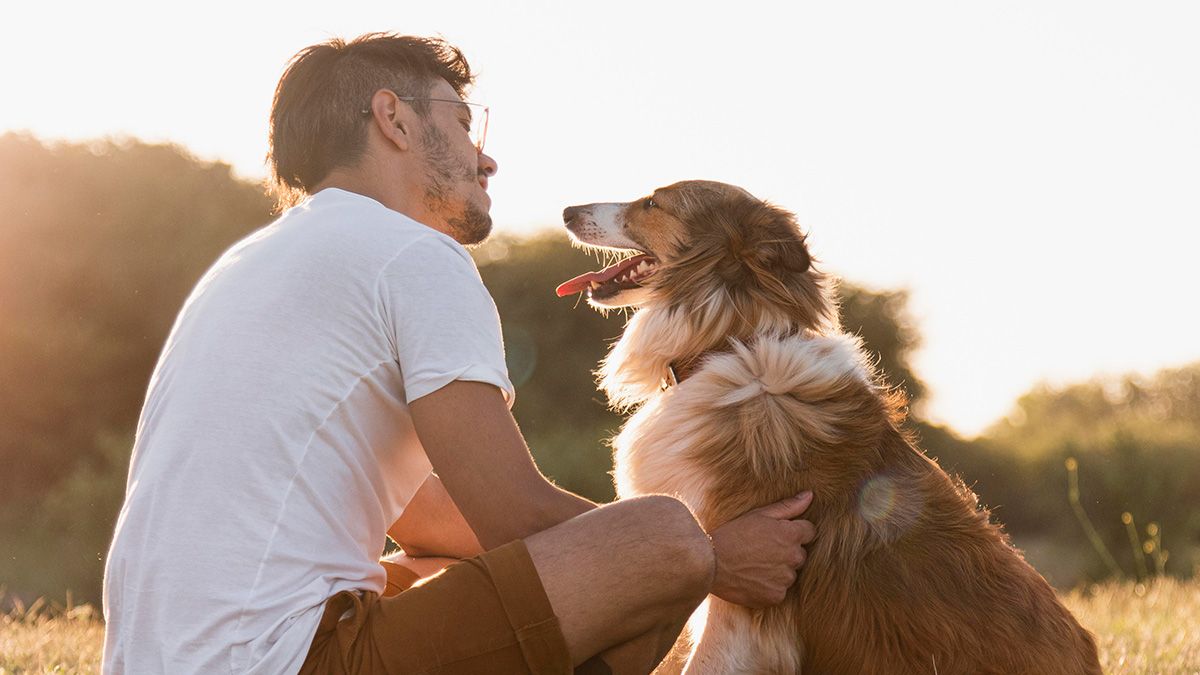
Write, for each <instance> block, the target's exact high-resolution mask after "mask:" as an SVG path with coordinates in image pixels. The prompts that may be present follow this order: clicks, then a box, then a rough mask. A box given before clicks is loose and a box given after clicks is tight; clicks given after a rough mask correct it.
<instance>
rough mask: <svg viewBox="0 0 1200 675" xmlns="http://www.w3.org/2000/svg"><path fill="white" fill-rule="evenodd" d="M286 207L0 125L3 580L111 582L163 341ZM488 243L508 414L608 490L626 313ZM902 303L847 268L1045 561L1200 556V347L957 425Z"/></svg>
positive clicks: (882, 356)
mask: <svg viewBox="0 0 1200 675" xmlns="http://www.w3.org/2000/svg"><path fill="white" fill-rule="evenodd" d="M272 217H273V214H272V201H271V200H270V199H269V198H268V197H267V195H266V194H265V192H264V190H263V188H262V186H261V185H258V184H254V183H250V182H247V181H244V180H240V179H238V178H237V177H236V176H234V175H233V174H232V172H231V171H230V168H229V167H228V166H227V165H225V164H221V163H212V162H203V161H199V160H197V159H195V158H193V157H191V156H190V155H189V154H188V153H187V152H186V151H185V150H184V149H182V148H179V147H174V146H168V145H151V144H145V143H141V142H138V141H135V140H102V141H95V142H88V143H47V142H43V141H41V140H39V139H36V138H33V137H31V136H28V135H21V134H6V135H3V136H0V383H2V384H3V386H2V387H0V552H2V553H3V555H0V589H5V588H6V589H7V592H8V593H10V594H19V595H22V596H25V597H33V596H41V595H45V596H50V597H62V595H63V594H64V593H65V592H66V591H67V590H71V591H72V592H73V594H74V597H75V598H78V599H82V600H89V601H97V600H98V599H99V591H100V576H101V571H102V568H103V556H104V554H105V552H106V550H107V546H108V541H109V538H110V537H111V534H112V527H113V524H114V522H115V518H116V513H117V510H118V509H119V507H120V503H121V499H122V496H123V492H124V485H125V477H126V471H127V468H128V460H129V452H130V448H131V446H132V439H133V433H134V428H135V425H136V422H137V417H138V414H139V412H140V409H141V404H142V401H143V398H144V395H145V389H146V384H147V382H148V380H149V377H150V373H151V371H152V369H153V367H154V363H155V361H156V360H157V358H158V355H159V350H160V349H161V347H162V344H163V342H164V340H165V339H166V335H167V333H168V331H169V329H170V327H171V324H172V322H173V321H174V318H175V315H176V313H177V312H178V311H179V308H180V306H181V305H182V302H183V300H184V298H185V297H186V295H187V294H188V292H189V291H190V290H191V287H192V285H193V284H194V283H195V282H196V280H197V279H199V277H200V276H201V274H203V272H204V270H205V269H207V267H208V266H209V265H210V264H211V263H212V262H213V261H214V260H215V259H216V258H217V257H218V256H219V255H220V253H221V252H222V251H224V250H225V249H226V248H228V247H229V246H230V245H231V244H232V243H234V242H235V241H237V240H238V239H240V238H241V237H243V236H245V235H246V234H249V233H250V232H252V231H254V230H255V229H257V228H259V227H261V226H262V225H264V224H266V223H267V222H269V221H270V220H271V218H272ZM474 255H475V257H476V260H477V262H478V264H479V267H480V272H481V274H482V276H483V278H484V282H485V283H486V284H487V286H488V288H489V290H490V291H491V292H492V294H493V296H494V297H495V299H496V303H497V306H498V307H499V310H500V316H501V318H502V321H503V326H504V337H505V346H506V351H507V356H508V361H509V371H510V375H511V377H512V379H513V382H514V384H515V385H516V387H517V402H516V405H515V407H514V414H515V416H516V418H517V421H518V423H519V424H520V426H521V428H522V430H523V432H524V434H525V436H526V438H527V440H528V441H529V444H530V447H531V449H532V451H533V453H534V456H535V458H536V460H537V463H538V465H539V467H541V468H542V470H543V471H544V472H545V473H546V474H547V475H549V476H550V477H551V478H552V479H553V480H555V481H556V482H558V483H559V484H560V485H562V486H564V487H566V488H568V489H571V490H574V491H577V492H579V493H580V494H583V495H585V496H587V497H590V498H592V499H597V500H609V499H611V498H612V496H613V490H612V484H611V477H610V476H609V474H608V472H609V471H610V470H611V467H612V464H611V458H610V454H609V449H608V448H607V446H606V445H605V440H606V439H608V438H609V437H611V436H612V434H613V433H614V432H615V431H616V430H617V428H618V427H619V426H620V423H621V419H620V417H619V416H617V415H616V414H614V413H612V412H611V411H609V410H608V409H607V406H606V404H605V401H604V398H603V395H602V394H601V393H600V392H599V391H597V389H596V387H595V382H594V379H593V376H592V371H593V370H594V368H595V367H596V364H597V362H598V361H599V359H600V358H601V357H602V356H603V354H604V352H605V350H606V348H607V346H608V344H609V343H610V342H611V341H612V340H613V339H615V338H616V337H617V336H618V335H619V334H620V331H621V330H622V328H623V325H624V320H623V316H622V315H621V314H620V313H615V314H613V315H611V316H608V317H604V316H601V315H600V314H598V313H596V312H594V311H592V310H591V309H590V308H588V307H586V306H582V305H580V306H576V304H575V302H574V301H573V300H570V299H560V298H557V297H555V295H554V288H555V286H556V284H557V283H558V282H560V281H562V280H564V279H567V278H569V277H571V276H574V275H575V274H578V273H579V272H580V271H582V270H584V269H586V268H589V267H591V266H592V265H593V263H594V260H592V259H591V258H590V257H589V256H588V255H586V254H584V253H582V252H580V251H578V250H575V249H573V248H571V247H570V245H569V244H568V243H567V240H566V237H565V236H564V235H562V234H560V233H556V232H548V233H545V234H539V235H536V236H532V237H528V238H521V239H514V238H509V237H498V238H495V239H493V240H492V241H490V242H489V243H488V244H486V245H484V246H482V247H480V248H478V249H476V250H475V251H474ZM906 300H907V295H906V293H905V292H904V291H902V290H892V291H871V290H866V289H863V288H859V287H857V286H855V285H853V284H852V283H844V284H843V285H842V288H841V304H842V308H843V324H844V326H845V328H846V329H847V330H850V331H852V332H855V333H857V334H859V335H861V336H862V337H863V338H864V341H865V342H866V345H867V346H868V348H869V349H870V350H871V351H872V352H874V354H875V356H876V357H877V362H878V364H879V368H880V370H881V371H882V373H883V374H884V376H885V377H886V378H887V380H888V382H889V383H891V384H893V385H896V386H900V387H903V388H904V389H905V390H906V391H907V392H908V394H909V396H910V399H911V400H912V401H913V404H912V411H913V414H912V417H911V420H910V423H911V425H912V427H913V430H914V431H915V432H916V434H917V435H918V437H919V438H920V439H921V445H922V447H923V448H924V449H925V451H926V452H927V454H929V455H930V456H932V457H935V458H937V459H938V460H939V462H940V463H941V464H942V466H943V467H945V468H946V469H947V470H949V471H952V472H956V473H958V474H959V475H961V476H962V478H963V479H964V480H965V481H966V483H967V484H968V485H970V486H971V487H972V488H973V489H974V490H975V491H976V492H977V493H978V494H979V495H980V497H981V500H982V502H983V504H984V505H986V506H987V507H990V508H991V509H992V511H993V515H994V516H995V517H996V518H997V519H998V520H1000V521H1002V522H1003V523H1005V525H1006V527H1007V529H1008V531H1009V532H1010V533H1011V534H1012V535H1013V537H1014V539H1015V541H1016V542H1017V544H1018V545H1020V546H1022V547H1024V548H1026V549H1027V551H1028V553H1029V555H1030V558H1031V560H1032V561H1033V562H1034V564H1035V565H1039V568H1040V569H1042V571H1043V572H1044V573H1046V574H1048V576H1050V578H1051V580H1052V581H1054V582H1056V583H1059V584H1060V585H1071V584H1075V583H1079V582H1081V581H1086V580H1091V579H1099V578H1102V577H1104V576H1108V575H1112V574H1114V573H1121V574H1126V575H1130V576H1136V575H1139V574H1143V573H1145V574H1149V573H1153V572H1154V571H1156V569H1155V568H1154V567H1153V564H1154V563H1155V561H1157V562H1159V563H1160V564H1161V565H1162V566H1163V570H1164V571H1165V572H1167V573H1173V574H1178V575H1189V574H1192V573H1193V572H1194V570H1195V568H1196V566H1197V565H1198V564H1200V553H1197V551H1200V507H1198V506H1197V505H1196V503H1195V499H1194V495H1195V494H1197V493H1198V492H1200V364H1195V365H1192V366H1189V367H1184V368H1179V369H1174V370H1168V371H1164V372H1162V373H1159V374H1158V375H1156V376H1154V377H1150V378H1141V377H1136V376H1129V377H1126V378H1122V379H1118V380H1107V381H1094V382H1084V383H1079V384H1076V385H1073V386H1070V387H1066V388H1062V389H1050V388H1045V387H1039V388H1037V389H1035V390H1033V391H1030V392H1029V393H1027V394H1026V395H1025V396H1023V397H1022V398H1021V399H1020V400H1019V401H1017V402H1016V404H1015V406H1014V408H1013V411H1012V414H1010V415H1009V417H1008V418H1007V419H1006V420H1004V421H1002V422H1000V423H998V424H997V425H995V426H994V427H993V428H991V429H989V430H988V431H987V432H986V433H984V434H983V435H982V436H981V437H980V438H977V439H970V440H968V439H963V438H960V437H959V436H957V435H956V434H955V433H954V432H953V431H952V430H951V429H947V428H944V427H938V426H934V425H931V424H929V423H927V422H925V421H923V420H922V419H921V416H920V411H921V400H922V397H923V396H924V394H925V385H924V383H923V382H922V381H921V379H920V377H919V374H918V373H916V372H915V371H914V370H913V368H912V366H911V361H910V357H911V355H912V354H913V352H914V350H915V349H916V348H917V347H918V346H919V342H920V334H919V330H918V327H917V325H916V324H915V322H914V321H913V320H912V318H911V317H910V316H909V315H908V313H907V310H906ZM1068 459H1073V460H1075V462H1076V472H1075V476H1074V479H1075V481H1076V484H1077V485H1078V488H1079V490H1078V494H1079V499H1078V500H1077V503H1075V504H1073V503H1071V501H1070V493H1069V490H1068V488H1069V483H1068V481H1069V479H1070V475H1069V474H1068V471H1067V468H1066V466H1067V464H1066V463H1067V460H1068ZM1076 507H1078V508H1076ZM1079 509H1082V511H1083V512H1084V514H1085V515H1086V516H1087V517H1088V518H1089V519H1090V522H1091V523H1092V524H1093V530H1094V532H1095V536H1094V537H1089V536H1088V532H1087V531H1086V528H1085V527H1084V526H1083V525H1082V524H1081V522H1080V520H1079V518H1078V516H1077V512H1078V510H1079ZM1127 521H1132V522H1127ZM1152 523H1153V525H1154V528H1153V529H1154V530H1155V531H1156V532H1157V534H1156V535H1149V534H1148V528H1149V526H1150V525H1151V524H1152ZM1131 526H1132V530H1131ZM1135 534H1136V536H1134V535H1135ZM1135 542H1136V543H1135ZM1156 542H1157V543H1156ZM1148 544H1149V546H1150V549H1152V550H1151V551H1150V552H1149V553H1148V552H1147V550H1146V548H1147V545H1148ZM1155 546H1157V553H1158V554H1159V555H1158V557H1154V554H1155V551H1154V550H1153V549H1154V548H1155ZM1101 549H1106V550H1107V551H1108V554H1109V555H1108V558H1107V559H1106V558H1105V557H1104V555H1102V554H1101V553H1100V550H1101ZM1139 549H1140V550H1141V551H1142V552H1141V554H1139V553H1138V550H1139ZM1163 550H1167V551H1169V555H1168V556H1162V555H1161V552H1162V551H1163ZM1146 555H1150V556H1151V557H1150V558H1146ZM1139 556H1140V557H1139ZM1147 560H1149V561H1150V563H1147V562H1146V561H1147ZM1113 564H1115V565H1116V568H1117V569H1116V570H1114V568H1113ZM1143 569H1144V570H1145V572H1143ZM0 594H2V591H0Z"/></svg>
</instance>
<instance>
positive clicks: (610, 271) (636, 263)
mask: <svg viewBox="0 0 1200 675" xmlns="http://www.w3.org/2000/svg"><path fill="white" fill-rule="evenodd" d="M657 264H658V261H657V260H655V259H654V257H653V256H651V255H649V254H646V253H639V254H638V255H635V256H633V257H632V258H626V259H625V260H622V261H621V262H619V263H616V264H614V265H609V266H608V267H605V268H604V269H602V270H600V271H598V272H588V273H586V274H580V275H579V276H577V277H575V278H574V279H571V280H569V281H564V282H563V283H561V284H559V285H558V288H557V289H556V290H555V292H556V293H558V297H560V298H561V297H563V296H564V295H572V294H574V293H580V292H582V291H587V294H588V297H589V298H596V299H598V300H603V299H604V298H611V297H612V296H614V295H616V294H617V293H620V292H621V291H624V290H628V289H630V288H637V287H639V286H641V285H642V282H643V281H645V280H646V278H647V277H649V276H650V275H652V274H654V268H655V266H656V265H657Z"/></svg>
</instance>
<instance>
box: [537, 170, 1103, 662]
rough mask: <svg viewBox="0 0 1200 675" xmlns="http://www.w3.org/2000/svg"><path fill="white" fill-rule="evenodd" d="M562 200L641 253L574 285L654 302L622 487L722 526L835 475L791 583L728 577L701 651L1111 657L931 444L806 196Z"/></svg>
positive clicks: (609, 373)
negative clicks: (864, 337) (916, 424)
mask: <svg viewBox="0 0 1200 675" xmlns="http://www.w3.org/2000/svg"><path fill="white" fill-rule="evenodd" d="M563 217H564V220H565V221H566V225H567V228H568V229H569V230H570V231H571V233H572V234H573V236H574V238H575V239H576V240H578V241H579V242H581V243H583V244H585V245H587V246H590V247H599V248H603V249H617V250H621V251H625V252H634V253H636V255H633V256H632V257H629V258H627V259H625V260H623V261H621V262H619V263H617V264H616V265H612V266H610V267H608V268H606V269H605V270H603V271H600V272H590V273H588V274H584V275H581V276H579V277H576V278H575V279H572V280H570V281H568V282H566V283H564V284H563V285H561V286H560V287H559V290H558V292H559V295H560V296H561V295H570V294H574V293H578V292H586V293H587V294H588V298H589V301H590V302H591V303H592V304H593V305H595V306H597V307H600V308H613V307H634V308H636V311H635V312H634V314H633V316H632V318H631V319H630V321H629V324H628V326H627V327H626V329H625V332H624V335H623V336H622V337H621V339H620V341H619V342H617V343H616V344H615V345H614V346H613V347H612V349H611V351H610V352H609V354H608V356H607V357H606V359H605V360H604V362H603V363H602V365H601V369H600V375H601V386H602V387H603V388H604V389H605V391H606V392H607V394H608V396H609V399H610V401H611V402H612V404H613V405H614V406H616V407H618V408H620V409H622V410H636V412H635V413H634V414H633V415H632V417H630V418H629V420H628V421H627V422H626V424H625V426H624V428H623V429H622V430H621V432H620V434H619V435H618V436H617V437H616V439H615V440H614V442H613V445H614V448H615V455H616V471H615V476H616V483H617V492H618V494H619V495H620V496H621V497H630V496H633V495H639V494H647V493H665V494H672V495H677V496H678V497H679V498H681V499H682V500H683V501H684V502H686V503H687V504H688V505H689V506H690V507H691V508H692V510H693V511H694V512H695V513H696V516H697V517H698V518H699V520H700V522H701V523H702V524H703V525H704V526H705V528H706V529H708V530H710V531H711V530H712V529H713V528H714V527H716V526H718V525H720V524H721V523H724V522H726V521H728V520H730V519H732V518H734V517H736V516H738V515H740V514H742V513H744V512H746V511H748V510H750V509H752V508H755V507H759V506H763V505H765V504H768V503H770V502H773V501H776V500H778V499H782V498H784V497H787V496H790V495H794V494H796V493H797V492H800V491H801V490H806V489H807V490H812V491H813V492H814V495H815V498H814V500H813V505H812V507H811V508H810V509H809V511H808V513H807V514H806V515H805V517H806V518H808V519H811V520H812V521H813V522H815V523H817V527H818V531H819V535H818V537H817V539H816V541H814V542H813V544H812V545H811V547H810V550H809V556H808V562H807V564H806V565H805V567H804V569H803V571H802V573H801V574H800V576H799V578H798V580H797V582H796V584H795V586H793V587H792V589H791V590H790V591H789V593H788V597H787V599H786V600H785V601H784V602H783V603H782V604H780V605H778V606H775V607H771V608H768V609H764V610H750V609H746V608H744V607H740V606H736V605H733V604H730V603H727V602H724V601H722V600H720V599H718V598H712V597H710V598H709V601H708V603H707V608H704V607H702V608H701V610H699V612H698V614H701V615H703V614H704V613H705V612H707V616H706V617H701V618H703V619H706V620H704V621H703V628H702V629H701V630H700V631H699V634H698V636H697V639H696V641H695V646H694V649H693V650H692V653H691V655H690V657H689V660H688V665H687V672H689V673H798V672H801V670H803V671H804V672H806V673H853V674H855V675H858V674H860V673H922V674H925V673H941V674H942V675H946V674H966V673H972V674H973V673H1005V674H1006V675H1015V674H1018V673H1028V674H1034V673H1037V674H1039V675H1048V674H1053V673H1100V672H1101V671H1100V666H1099V663H1098V660H1097V655H1096V646H1095V643H1094V641H1093V639H1092V636H1091V635H1090V634H1089V633H1088V632H1087V631H1086V630H1084V629H1083V628H1082V627H1081V626H1080V625H1079V624H1078V623H1077V622H1076V621H1075V619H1074V617H1072V616H1071V614H1070V612H1068V611H1067V610H1066V608H1064V607H1063V606H1062V605H1061V604H1060V603H1059V602H1058V600H1057V598H1056V597H1055V594H1054V591H1053V589H1051V587H1050V585H1049V584H1047V583H1046V581H1045V580H1044V579H1043V578H1042V577H1041V576H1040V575H1039V574H1038V573H1037V572H1036V571H1035V570H1034V569H1033V568H1032V567H1030V566H1029V564H1027V563H1026V562H1025V560H1024V559H1023V558H1022V557H1021V554H1020V553H1019V552H1018V551H1016V550H1015V549H1014V548H1013V547H1012V546H1011V545H1010V544H1009V542H1008V539H1007V537H1006V536H1005V535H1004V534H1003V533H1002V531H1001V529H1000V528H999V527H998V526H997V525H995V524H992V523H991V522H990V520H989V514H988V512H987V511H986V510H985V509H982V508H980V506H979V504H978V500H977V498H976V497H975V495H974V494H973V493H972V492H971V491H970V490H969V489H967V488H966V486H964V485H963V483H962V482H961V481H958V480H954V479H951V478H950V477H949V476H947V475H946V473H945V472H944V471H942V470H941V468H940V467H938V465H937V464H936V463H935V462H933V461H932V460H930V459H929V458H927V457H926V456H925V455H924V454H922V453H921V451H920V450H918V449H917V448H916V447H915V446H914V444H913V441H912V439H911V438H910V437H909V435H908V434H906V432H905V431H904V429H903V418H904V400H903V396H902V394H899V393H898V392H896V391H894V390H891V389H889V388H887V387H886V386H884V385H883V384H882V383H881V382H880V380H879V378H878V377H877V376H876V374H875V373H874V372H873V370H872V366H871V363H870V359H869V357H867V356H866V355H865V354H864V352H863V349H862V345H861V343H860V341H859V340H858V338H856V337H854V336H851V335H847V334H845V333H842V332H841V331H840V329H839V322H838V317H837V308H836V305H835V304H834V302H833V301H832V300H831V288H830V287H831V282H830V280H829V279H828V278H827V277H826V276H825V275H823V274H822V273H820V272H819V271H817V270H816V269H815V268H814V267H813V265H812V261H811V259H810V257H809V254H808V250H807V247H806V245H805V237H804V235H802V234H801V232H800V230H799V228H798V227H797V225H796V222H795V219H794V218H793V216H792V214H790V213H788V212H786V211H784V210H782V209H779V208H777V207H774V206H772V205H770V204H767V203H764V202H762V201H760V200H758V199H756V198H754V197H753V196H752V195H750V194H749V193H748V192H746V191H745V190H742V189H740V188H737V187H733V186H730V185H725V184H721V183H713V182H707V181H686V182H682V183H676V184H674V185H671V186H668V187H665V188H660V189H658V190H655V191H654V193H653V194H652V195H650V196H648V197H645V198H642V199H639V200H637V201H634V202H628V203H608V204H589V205H586V206H574V207H570V208H568V209H566V210H565V211H564V213H563ZM699 623H700V622H699V621H694V622H693V624H694V625H696V624H699Z"/></svg>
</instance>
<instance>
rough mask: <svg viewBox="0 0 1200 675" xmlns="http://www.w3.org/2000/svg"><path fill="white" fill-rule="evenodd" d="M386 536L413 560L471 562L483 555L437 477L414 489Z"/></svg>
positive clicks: (432, 475)
mask: <svg viewBox="0 0 1200 675" xmlns="http://www.w3.org/2000/svg"><path fill="white" fill-rule="evenodd" d="M388 536H389V537H391V538H392V539H393V540H394V541H395V542H396V543H397V544H399V545H400V547H401V548H403V549H404V552H405V553H407V554H408V555H409V556H412V557H429V556H439V557H445V558H470V557H471V556H476V555H479V554H480V553H483V546H482V545H481V544H480V543H479V539H478V538H477V537H476V536H475V532H474V531H473V530H471V526H470V525H468V524H467V521H466V519H465V518H463V515H462V513H461V512H460V511H459V510H458V506H457V505H455V503H454V500H453V499H451V498H450V494H449V493H448V492H446V486H444V485H442V481H441V479H440V478H438V475H437V474H436V473H431V474H429V476H428V477H427V478H426V479H425V482H424V483H422V484H421V487H419V488H417V492H416V494H414V495H413V497H412V499H411V500H409V502H408V505H407V506H405V508H404V513H403V514H401V515H400V518H399V519H398V520H397V521H396V522H395V523H393V524H392V526H391V527H390V528H388Z"/></svg>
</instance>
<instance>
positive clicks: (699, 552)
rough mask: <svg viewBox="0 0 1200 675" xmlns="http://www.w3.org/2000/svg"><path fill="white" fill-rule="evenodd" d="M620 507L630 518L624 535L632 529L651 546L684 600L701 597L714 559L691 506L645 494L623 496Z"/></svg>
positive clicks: (709, 541)
mask: <svg viewBox="0 0 1200 675" xmlns="http://www.w3.org/2000/svg"><path fill="white" fill-rule="evenodd" d="M618 505H619V506H622V507H623V508H624V509H625V510H626V511H627V514H625V515H626V517H627V518H628V519H629V520H630V521H632V523H631V524H630V526H629V529H627V530H626V534H629V535H632V534H634V532H631V531H630V530H634V531H635V532H636V533H637V534H638V535H639V538H641V539H642V540H643V541H646V542H647V543H648V545H650V546H652V547H653V548H654V553H653V556H654V558H655V559H657V560H661V561H662V562H663V568H664V571H669V576H670V577H671V578H672V579H673V580H674V581H675V582H678V583H679V584H680V591H681V593H683V595H685V596H686V597H685V599H686V600H693V599H694V600H696V601H697V602H698V601H699V600H702V599H703V598H704V596H705V595H707V593H708V588H709V586H710V585H711V584H712V576H713V572H714V570H715V568H716V559H715V557H714V555H713V548H712V541H711V540H710V539H709V538H708V535H707V534H706V533H705V532H704V529H703V528H702V527H700V523H698V522H696V517H695V516H694V515H693V514H692V511H691V509H689V508H688V507H687V505H685V504H684V503H683V502H681V501H679V500H678V499H675V498H674V497H669V496H667V495H646V496H643V497H634V498H631V499H624V500H621V501H620V502H617V504H614V505H613V506H618Z"/></svg>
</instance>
